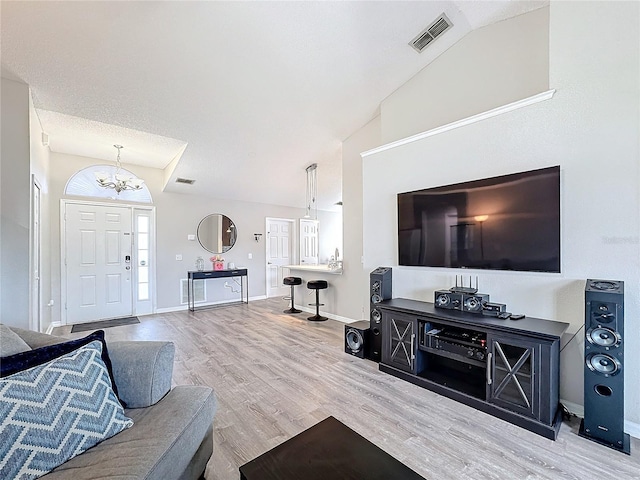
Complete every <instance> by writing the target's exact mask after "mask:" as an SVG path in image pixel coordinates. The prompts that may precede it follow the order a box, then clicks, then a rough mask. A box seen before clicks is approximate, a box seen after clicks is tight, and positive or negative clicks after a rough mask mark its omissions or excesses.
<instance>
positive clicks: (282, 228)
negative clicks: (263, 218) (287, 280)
mask: <svg viewBox="0 0 640 480" xmlns="http://www.w3.org/2000/svg"><path fill="white" fill-rule="evenodd" d="M292 240H293V221H292V220H282V219H277V218H268V219H267V297H268V298H269V297H279V296H283V295H287V294H288V293H289V292H290V290H289V288H290V287H288V286H284V285H282V279H283V278H284V277H285V276H287V274H288V269H286V268H283V267H284V266H285V265H291V264H292V263H293V259H292V258H291V256H292V252H293V249H292V243H293V242H292ZM285 272H286V273H285Z"/></svg>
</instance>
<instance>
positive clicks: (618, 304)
mask: <svg viewBox="0 0 640 480" xmlns="http://www.w3.org/2000/svg"><path fill="white" fill-rule="evenodd" d="M584 330H585V342H584V419H583V420H582V423H581V424H580V430H579V432H578V433H579V435H580V436H582V437H585V438H588V439H590V440H593V441H595V442H598V443H600V444H602V445H605V446H607V447H610V448H613V449H615V450H618V451H620V452H623V453H626V454H630V439H629V435H628V434H627V433H624V282H621V281H610V280H587V283H586V286H585V324H584Z"/></svg>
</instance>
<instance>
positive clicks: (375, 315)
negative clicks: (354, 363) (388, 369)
mask: <svg viewBox="0 0 640 480" xmlns="http://www.w3.org/2000/svg"><path fill="white" fill-rule="evenodd" d="M391 279H392V273H391V268H390V267H378V268H376V269H375V270H374V271H373V272H371V274H370V275H369V320H370V323H371V333H370V342H371V348H370V349H369V354H368V357H367V358H369V359H370V360H373V361H374V362H379V361H380V360H381V359H382V312H381V311H380V309H379V308H378V304H379V303H380V302H382V301H383V300H389V299H390V298H391V291H392V288H391Z"/></svg>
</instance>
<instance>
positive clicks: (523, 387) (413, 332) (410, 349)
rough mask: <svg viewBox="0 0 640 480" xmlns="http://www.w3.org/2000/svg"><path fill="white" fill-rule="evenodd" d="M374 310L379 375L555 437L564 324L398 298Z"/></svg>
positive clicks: (560, 417)
mask: <svg viewBox="0 0 640 480" xmlns="http://www.w3.org/2000/svg"><path fill="white" fill-rule="evenodd" d="M378 307H379V309H380V311H381V312H382V339H383V340H382V342H383V344H382V360H381V362H380V365H379V369H380V370H381V371H383V372H385V373H389V374H391V375H393V376H395V377H398V378H401V379H403V380H406V381H408V382H411V383H413V384H414V385H418V386H421V387H424V388H427V389H429V390H432V391H434V392H436V393H439V394H441V395H444V396H446V397H449V398H452V399H454V400H457V401H459V402H462V403H464V404H466V405H469V406H471V407H474V408H477V409H478V410H481V411H483V412H485V413H489V414H491V415H494V416H496V417H498V418H501V419H502V420H506V421H508V422H511V423H513V424H515V425H518V426H520V427H523V428H526V429H527V430H530V431H532V432H534V433H537V434H539V435H542V436H544V437H546V438H549V439H552V440H555V439H556V437H557V435H558V431H559V429H560V424H561V422H562V415H561V414H562V412H561V411H560V409H559V408H558V407H559V402H560V393H559V378H560V374H559V370H560V366H559V365H560V338H561V336H562V334H563V333H564V332H565V331H566V329H567V328H568V327H569V324H568V323H562V322H556V321H551V320H543V319H539V318H531V317H525V318H524V319H522V320H502V319H499V318H496V317H487V316H484V315H478V314H474V313H469V312H462V311H457V310H447V309H442V308H436V307H435V306H434V304H433V303H428V302H419V301H416V300H408V299H403V298H396V299H391V300H384V301H382V302H381V303H379V304H378Z"/></svg>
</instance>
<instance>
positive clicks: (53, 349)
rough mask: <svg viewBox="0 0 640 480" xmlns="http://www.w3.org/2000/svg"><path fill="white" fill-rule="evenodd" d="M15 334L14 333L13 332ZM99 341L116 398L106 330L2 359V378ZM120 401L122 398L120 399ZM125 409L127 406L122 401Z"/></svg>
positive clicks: (0, 372)
mask: <svg viewBox="0 0 640 480" xmlns="http://www.w3.org/2000/svg"><path fill="white" fill-rule="evenodd" d="M11 333H13V332H11ZM95 340H97V341H99V342H100V343H101V345H102V361H103V362H104V364H105V366H106V368H107V372H108V373H109V379H110V380H111V388H112V389H113V391H114V393H115V394H116V397H118V387H117V385H116V382H115V380H114V377H113V367H112V365H111V359H110V358H109V350H108V349H107V343H106V342H105V340H104V330H97V331H95V332H93V333H91V334H89V335H87V336H86V337H83V338H79V339H76V340H70V341H68V342H63V343H56V344H54V345H47V346H45V347H40V348H35V349H33V350H31V349H28V350H27V351H23V352H20V353H16V354H15V355H10V356H7V357H2V362H0V378H2V377H6V376H8V375H13V374H14V373H17V372H20V371H22V370H26V369H28V368H32V367H35V366H37V365H42V364H44V363H46V362H48V361H50V360H52V359H54V358H57V357H60V356H62V355H65V354H67V353H69V352H72V351H73V350H75V349H77V348H78V347H80V346H82V345H87V344H88V343H90V342H93V341H95ZM118 400H120V398H119V397H118ZM120 403H121V404H122V406H123V407H126V406H127V405H126V404H125V403H124V402H122V400H120Z"/></svg>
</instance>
